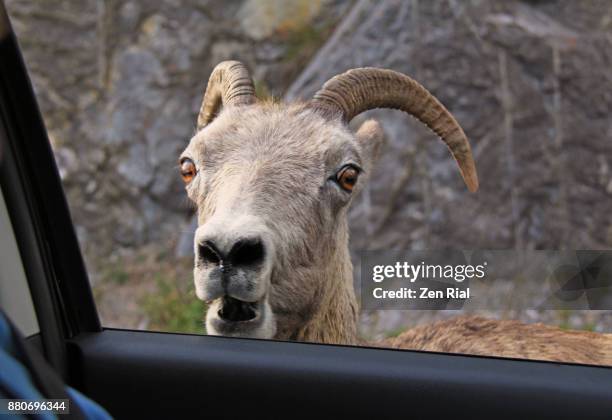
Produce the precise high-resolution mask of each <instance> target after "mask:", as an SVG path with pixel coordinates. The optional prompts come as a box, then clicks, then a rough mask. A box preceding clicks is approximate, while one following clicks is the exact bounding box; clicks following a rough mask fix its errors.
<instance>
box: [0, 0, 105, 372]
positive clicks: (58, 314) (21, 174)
mask: <svg viewBox="0 0 612 420" xmlns="http://www.w3.org/2000/svg"><path fill="white" fill-rule="evenodd" d="M0 63H2V65H1V66H0V137H1V139H0V140H1V141H2V144H1V146H0V149H2V151H1V152H0V153H1V154H2V156H0V159H1V160H0V162H1V164H0V186H1V188H2V191H3V194H4V195H5V200H6V205H7V210H8V212H9V215H10V217H11V220H12V224H13V229H14V231H15V235H16V239H17V243H18V247H19V251H20V254H21V258H22V260H23V264H24V269H25V272H26V276H27V278H28V282H29V285H30V290H31V292H32V299H33V302H34V306H35V308H36V311H37V319H38V322H39V325H40V328H41V336H42V337H41V338H42V342H43V345H44V348H45V353H46V356H47V358H48V360H49V361H50V362H51V364H52V365H54V366H55V367H56V368H58V369H59V370H60V371H61V372H64V371H65V349H64V344H63V340H64V339H66V338H70V337H73V336H75V335H78V334H79V333H81V332H95V331H101V325H100V320H99V318H98V314H97V311H96V307H95V303H94V299H93V295H92V291H91V287H90V285H89V280H88V276H87V271H86V269H85V264H84V261H83V258H82V255H81V252H80V248H79V244H78V241H77V237H76V233H75V230H74V227H73V224H72V220H71V217H70V211H69V208H68V204H67V202H66V197H65V195H64V191H63V189H62V185H61V180H60V176H59V172H58V170H57V166H56V164H55V158H54V155H53V151H52V149H51V145H50V142H49V139H48V137H47V132H46V128H45V125H44V122H43V119H42V116H41V114H40V111H39V109H38V105H37V102H36V99H35V95H34V91H33V88H32V85H31V83H30V80H29V77H28V73H27V70H26V67H25V64H24V61H23V59H22V57H21V53H20V51H19V47H18V43H17V40H16V37H15V35H14V33H13V31H12V29H11V27H10V23H9V20H8V16H7V13H6V9H5V6H4V3H3V2H1V1H0ZM33 250H36V251H33Z"/></svg>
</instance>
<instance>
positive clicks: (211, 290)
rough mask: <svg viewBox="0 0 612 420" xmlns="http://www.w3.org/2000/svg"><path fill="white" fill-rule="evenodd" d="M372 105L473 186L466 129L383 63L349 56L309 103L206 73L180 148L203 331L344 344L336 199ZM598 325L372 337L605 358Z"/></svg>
mask: <svg viewBox="0 0 612 420" xmlns="http://www.w3.org/2000/svg"><path fill="white" fill-rule="evenodd" d="M373 108H395V109H399V110H402V111H404V112H406V113H408V114H410V115H412V116H414V117H416V118H417V119H419V120H420V121H421V122H423V123H424V124H425V125H427V126H428V127H429V128H430V129H431V130H433V131H434V132H435V133H436V134H437V135H438V136H439V137H440V138H441V139H442V140H443V141H444V142H445V143H446V145H447V146H448V148H449V149H450V152H451V153H452V155H453V156H454V158H455V160H456V161H457V164H458V166H459V169H460V172H461V175H462V176H463V179H464V181H465V183H466V184H467V187H468V189H469V190H470V191H476V190H477V189H478V178H477V175H476V168H475V166H474V161H473V159H472V154H471V151H470V145H469V143H468V140H467V138H466V136H465V134H464V132H463V130H462V128H461V127H460V126H459V124H458V123H457V121H456V120H455V118H454V117H453V116H452V115H451V114H450V113H449V111H448V110H447V109H446V108H445V107H444V106H443V105H442V104H441V103H440V102H439V101H438V100H437V99H436V98H435V97H434V96H433V95H432V94H431V93H429V92H428V91H427V90H426V89H425V88H424V87H423V86H421V85H420V84H419V83H417V82H416V81H414V80H413V79H411V78H410V77H408V76H406V75H403V74H401V73H397V72H394V71H391V70H383V69H376V68H359V69H353V70H350V71H348V72H346V73H344V74H341V75H339V76H336V77H334V78H332V79H331V80H329V81H328V82H327V83H325V85H324V86H323V88H322V89H321V90H320V91H319V92H317V93H316V94H315V96H314V98H313V99H312V100H311V101H310V102H307V103H295V104H276V103H272V102H265V101H258V100H257V98H256V97H255V90H254V87H253V83H252V81H251V78H250V76H249V73H248V71H247V69H246V68H245V67H244V66H243V65H242V64H241V63H239V62H236V61H227V62H223V63H221V64H219V65H218V66H217V67H216V68H215V69H214V71H213V72H212V74H211V76H210V79H209V82H208V86H207V89H206V92H205V94H204V99H203V102H202V107H201V110H200V113H199V116H198V120H197V130H198V131H197V133H196V134H195V136H194V137H193V138H192V139H191V141H190V143H189V145H188V147H187V148H186V150H185V151H184V152H183V153H182V154H181V157H180V159H179V163H180V171H181V175H182V177H183V180H184V181H185V183H186V191H187V194H188V196H189V197H190V199H191V200H192V201H193V202H194V203H195V204H196V205H197V211H198V216H197V218H198V228H197V230H196V233H195V241H194V242H195V244H194V246H195V268H194V282H195V287H196V294H197V296H198V298H199V299H202V300H204V301H207V302H209V309H208V313H207V316H206V327H207V331H208V332H209V333H210V334H218V335H231V336H242V337H259V338H278V339H288V340H301V341H312V342H320V343H343V344H356V343H358V341H359V340H358V338H357V317H358V313H359V311H358V307H357V300H356V298H355V295H354V289H353V267H352V264H351V260H350V258H349V251H348V239H349V235H348V227H347V208H348V206H349V204H350V203H351V201H352V199H353V197H354V196H355V194H356V193H358V191H359V190H360V189H362V187H363V185H364V184H365V181H366V178H367V177H368V175H369V174H370V173H371V170H372V166H373V164H374V162H375V160H376V156H377V155H378V151H379V148H380V146H381V143H382V139H383V132H382V129H381V127H380V126H379V124H378V123H377V122H376V121H374V120H368V121H366V122H364V123H363V124H362V125H361V127H360V128H359V129H358V130H357V132H356V133H352V132H351V131H350V130H349V129H348V126H347V124H348V122H349V121H351V120H352V119H353V117H355V116H356V115H358V114H360V113H362V112H364V111H367V110H369V109H373ZM611 343H612V339H611V338H610V335H605V334H595V333H589V332H567V331H562V330H560V329H557V328H552V327H548V326H544V325H525V324H520V323H518V322H514V321H492V320H486V319H483V318H478V317H459V318H456V319H454V320H450V321H445V322H440V323H436V324H433V325H430V326H422V327H418V328H414V329H412V330H409V331H406V332H404V333H403V334H401V335H400V336H398V337H396V338H394V339H389V340H387V341H385V342H383V343H378V344H377V345H388V346H392V347H400V348H410V349H425V350H432V351H445V352H464V353H476V354H486V355H499V356H510V357H521V358H536V359H550V360H561V361H574V362H584V363H596V364H612V350H611V348H612V346H611Z"/></svg>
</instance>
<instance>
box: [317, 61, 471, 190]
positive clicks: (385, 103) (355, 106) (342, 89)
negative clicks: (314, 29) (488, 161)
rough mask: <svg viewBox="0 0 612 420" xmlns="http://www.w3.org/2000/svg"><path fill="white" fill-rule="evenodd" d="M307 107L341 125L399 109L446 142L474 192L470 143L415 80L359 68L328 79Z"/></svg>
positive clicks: (394, 73)
mask: <svg viewBox="0 0 612 420" xmlns="http://www.w3.org/2000/svg"><path fill="white" fill-rule="evenodd" d="M311 105H312V107H313V108H315V109H316V110H317V111H318V112H320V113H321V114H323V115H324V116H325V117H327V118H341V119H342V120H343V121H344V122H345V123H348V122H349V121H351V120H352V119H353V118H354V117H355V116H357V115H359V114H361V113H362V112H364V111H367V110H369V109H374V108H394V109H399V110H402V111H404V112H406V113H408V114H410V115H412V116H413V117H415V118H417V119H418V120H420V121H421V122H422V123H424V124H425V125H426V126H427V127H429V128H430V129H431V130H432V131H433V132H434V133H436V134H437V135H438V136H440V138H441V139H442V140H443V141H444V143H446V145H447V146H448V148H449V149H450V151H451V153H452V154H453V157H454V158H455V160H456V161H457V164H458V165H459V170H460V171H461V175H462V176H463V180H464V181H465V183H466V185H467V187H468V189H469V190H470V191H472V192H474V191H476V190H477V189H478V175H477V174H476V166H475V165H474V159H473V157H472V151H471V148H470V143H469V142H468V139H467V137H466V135H465V133H464V132H463V129H462V128H461V126H460V125H459V123H458V122H457V120H455V118H454V117H453V116H452V115H451V113H450V112H449V111H448V110H447V109H446V108H445V107H444V105H442V104H441V103H440V101H438V100H437V99H436V98H435V97H434V96H433V95H432V94H431V93H430V92H429V91H428V90H427V89H425V88H424V87H423V86H422V85H421V84H420V83H418V82H417V81H416V80H414V79H412V78H410V77H408V76H406V75H405V74H402V73H398V72H395V71H393V70H386V69H377V68H359V69H353V70H349V71H347V72H346V73H343V74H340V75H338V76H335V77H333V78H332V79H330V80H328V81H327V82H326V83H325V84H324V85H323V87H322V88H321V90H319V91H318V92H317V93H316V94H315V95H314V97H313V99H312V101H311Z"/></svg>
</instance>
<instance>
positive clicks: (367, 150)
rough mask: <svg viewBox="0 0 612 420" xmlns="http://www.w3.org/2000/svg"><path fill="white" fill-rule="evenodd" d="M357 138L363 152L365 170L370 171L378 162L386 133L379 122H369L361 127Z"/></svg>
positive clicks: (356, 135)
mask: <svg viewBox="0 0 612 420" xmlns="http://www.w3.org/2000/svg"><path fill="white" fill-rule="evenodd" d="M355 138H356V139H357V143H358V144H359V146H360V148H361V151H362V153H361V154H362V158H363V160H364V164H365V165H366V168H365V169H366V170H368V171H369V170H370V169H371V168H372V167H373V166H374V164H375V163H376V162H377V161H378V157H379V155H380V150H381V148H382V145H383V143H384V140H385V132H384V131H383V129H382V127H381V125H380V124H379V122H378V121H376V120H367V121H365V122H364V123H363V124H361V126H360V127H359V130H357V133H356V134H355Z"/></svg>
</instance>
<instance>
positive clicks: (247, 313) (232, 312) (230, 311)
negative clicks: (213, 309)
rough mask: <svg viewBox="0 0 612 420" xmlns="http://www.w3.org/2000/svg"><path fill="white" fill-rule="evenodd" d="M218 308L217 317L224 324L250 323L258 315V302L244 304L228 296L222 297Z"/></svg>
mask: <svg viewBox="0 0 612 420" xmlns="http://www.w3.org/2000/svg"><path fill="white" fill-rule="evenodd" d="M220 306H221V308H220V309H219V310H218V311H217V315H218V316H219V318H221V319H222V320H224V321H226V322H246V321H252V320H253V319H255V318H257V315H258V313H259V310H258V309H259V304H258V302H246V301H243V300H239V299H236V298H233V297H230V296H223V297H222V298H221V305H220Z"/></svg>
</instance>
